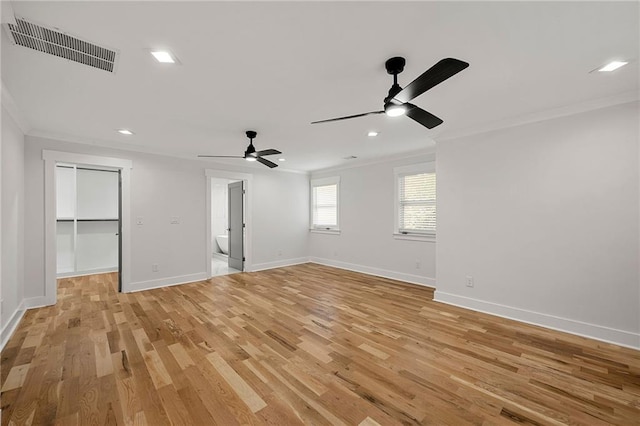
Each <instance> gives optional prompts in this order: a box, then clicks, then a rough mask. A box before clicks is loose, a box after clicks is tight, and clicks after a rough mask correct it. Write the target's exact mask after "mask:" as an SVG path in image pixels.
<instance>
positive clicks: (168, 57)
mask: <svg viewBox="0 0 640 426" xmlns="http://www.w3.org/2000/svg"><path fill="white" fill-rule="evenodd" d="M151 54H152V55H153V57H154V58H156V61H158V62H160V63H163V64H175V63H176V59H175V58H174V57H173V55H172V54H171V52H168V51H166V50H152V51H151Z"/></svg>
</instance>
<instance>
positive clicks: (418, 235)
mask: <svg viewBox="0 0 640 426" xmlns="http://www.w3.org/2000/svg"><path fill="white" fill-rule="evenodd" d="M435 172H436V163H435V162H434V161H430V162H427V163H417V164H411V165H408V166H401V167H394V169H393V238H394V239H396V240H408V241H427V242H435V241H436V233H435V232H408V233H403V232H400V229H399V226H398V225H399V222H400V217H399V211H400V181H399V179H400V177H402V176H405V175H411V174H416V173H435ZM437 197H438V196H437V195H436V200H437Z"/></svg>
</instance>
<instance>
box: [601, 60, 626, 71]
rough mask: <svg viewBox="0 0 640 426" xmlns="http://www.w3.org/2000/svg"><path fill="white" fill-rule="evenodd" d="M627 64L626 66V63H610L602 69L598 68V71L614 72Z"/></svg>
mask: <svg viewBox="0 0 640 426" xmlns="http://www.w3.org/2000/svg"><path fill="white" fill-rule="evenodd" d="M627 64H628V62H623V61H611V62H609V63H608V64H607V65H605V66H604V67H602V68H598V71H600V72H611V71H615V70H617V69H618V68H620V67H623V66H625V65H627Z"/></svg>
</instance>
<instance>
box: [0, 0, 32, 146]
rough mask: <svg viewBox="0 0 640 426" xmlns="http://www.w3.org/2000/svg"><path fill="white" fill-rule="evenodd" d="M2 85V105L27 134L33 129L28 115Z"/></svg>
mask: <svg viewBox="0 0 640 426" xmlns="http://www.w3.org/2000/svg"><path fill="white" fill-rule="evenodd" d="M3 3H4V2H3ZM0 86H1V88H0V103H2V107H3V108H4V109H5V110H6V111H7V112H8V113H9V115H10V116H11V118H13V120H14V121H15V122H16V124H17V125H18V127H19V128H20V130H22V133H23V134H24V135H26V134H27V133H29V132H30V131H31V124H30V123H29V120H27V117H26V116H25V115H24V113H23V112H22V110H21V109H20V108H19V107H18V105H17V104H16V101H15V100H14V99H13V96H11V93H10V92H9V90H8V89H7V87H6V86H5V84H4V82H0Z"/></svg>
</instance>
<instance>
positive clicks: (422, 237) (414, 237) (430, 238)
mask: <svg viewBox="0 0 640 426" xmlns="http://www.w3.org/2000/svg"><path fill="white" fill-rule="evenodd" d="M393 238H394V239H395V240H408V241H425V242H430V243H435V242H436V235H435V234H393Z"/></svg>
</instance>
